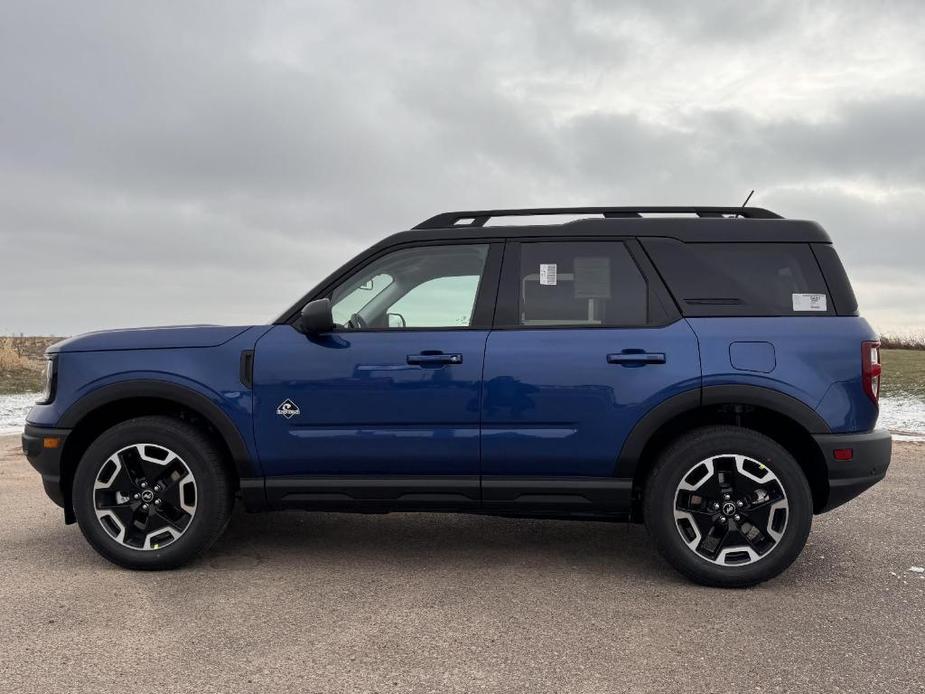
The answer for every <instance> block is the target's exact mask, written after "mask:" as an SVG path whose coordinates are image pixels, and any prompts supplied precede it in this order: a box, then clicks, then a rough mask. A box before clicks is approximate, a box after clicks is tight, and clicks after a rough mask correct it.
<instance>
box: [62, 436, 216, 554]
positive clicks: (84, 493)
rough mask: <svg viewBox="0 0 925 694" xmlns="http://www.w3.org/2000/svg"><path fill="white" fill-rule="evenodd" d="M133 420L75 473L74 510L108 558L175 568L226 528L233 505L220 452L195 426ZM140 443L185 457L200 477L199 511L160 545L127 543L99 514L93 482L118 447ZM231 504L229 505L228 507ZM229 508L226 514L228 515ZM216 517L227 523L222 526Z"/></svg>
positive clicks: (97, 445) (98, 445) (96, 447)
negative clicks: (217, 459)
mask: <svg viewBox="0 0 925 694" xmlns="http://www.w3.org/2000/svg"><path fill="white" fill-rule="evenodd" d="M160 419H163V420H164V421H157V420H156V419H155V418H142V419H138V420H130V421H127V422H124V423H122V424H119V425H117V426H115V427H113V428H112V429H109V430H108V431H106V432H105V433H103V434H102V435H101V436H100V437H99V438H98V439H96V441H94V442H93V443H92V444H91V445H90V446H89V447H88V448H87V450H86V452H85V453H84V455H83V457H82V458H81V461H80V463H79V465H78V467H77V471H76V473H75V475H74V485H73V489H72V499H73V506H74V514H75V516H76V518H77V523H78V525H79V526H80V529H81V532H82V533H83V534H84V536H85V537H86V539H87V541H88V542H89V543H90V544H91V545H92V546H93V547H94V548H95V549H96V550H97V551H98V552H99V553H100V554H102V555H103V556H104V557H106V558H107V559H109V560H110V561H113V562H115V563H116V564H119V565H121V566H125V567H127V568H133V569H162V568H174V567H177V566H179V565H181V564H183V563H185V562H187V561H189V560H190V559H191V558H192V557H194V556H195V555H196V554H198V553H199V552H201V551H203V550H204V549H205V548H207V547H208V546H209V545H210V544H211V543H212V541H214V539H215V537H217V535H218V534H219V533H220V532H221V530H222V529H223V528H224V523H225V522H227V512H228V510H230V504H229V503H228V500H227V499H222V498H221V496H222V494H223V493H227V492H225V490H226V488H227V484H226V483H225V480H224V479H222V472H221V468H220V467H219V466H217V465H216V464H215V460H214V458H215V452H214V450H213V449H211V448H209V447H208V444H207V443H206V445H205V447H204V440H203V438H202V437H201V435H199V432H197V431H196V430H195V429H193V428H192V427H190V426H189V425H186V424H184V423H183V422H180V421H177V422H175V423H174V422H171V421H170V420H167V419H166V418H160ZM139 443H148V444H156V445H159V446H163V447H165V448H167V449H169V450H171V451H173V452H174V453H176V454H177V455H179V456H180V458H182V459H183V462H184V463H186V465H187V467H188V468H189V470H190V472H191V473H192V474H193V477H194V479H195V481H196V513H195V514H194V515H193V518H192V520H191V521H190V524H189V526H188V527H187V528H186V530H185V531H184V532H183V534H182V535H181V536H180V537H179V538H177V539H176V540H174V541H173V542H171V543H170V544H168V545H166V546H165V547H162V548H160V549H152V550H137V549H132V548H129V547H125V546H124V545H121V544H120V543H118V542H117V541H116V540H115V539H114V538H112V537H111V536H110V535H109V533H108V532H106V530H105V529H104V528H103V526H102V524H101V523H100V521H99V519H98V518H97V516H96V512H95V501H94V496H93V485H94V482H95V480H96V477H97V475H98V474H99V471H100V468H101V467H102V466H103V464H104V463H105V462H106V460H108V459H109V457H110V456H112V455H113V454H114V453H116V452H117V451H119V450H121V449H123V448H125V447H127V446H132V445H135V444H139ZM226 507H228V508H227V509H226ZM223 511H224V513H223ZM216 520H218V521H219V522H220V523H221V525H220V527H218V528H216Z"/></svg>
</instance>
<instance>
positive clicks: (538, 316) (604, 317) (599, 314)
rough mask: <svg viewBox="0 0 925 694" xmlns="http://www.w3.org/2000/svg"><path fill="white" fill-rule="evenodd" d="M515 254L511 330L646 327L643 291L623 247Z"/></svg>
mask: <svg viewBox="0 0 925 694" xmlns="http://www.w3.org/2000/svg"><path fill="white" fill-rule="evenodd" d="M519 248H520V257H519V259H518V260H519V272H518V273H517V277H516V279H517V285H518V286H517V314H516V317H515V325H517V326H521V327H547V326H578V327H617V326H636V325H645V324H646V320H647V316H648V301H649V297H648V287H647V284H646V280H645V278H644V277H643V275H642V273H641V272H640V271H639V268H638V267H637V266H636V263H635V262H634V261H633V259H632V257H631V256H630V254H629V251H628V250H627V248H626V245H625V244H624V243H622V242H620V241H603V242H601V241H551V242H526V243H521V244H519ZM515 262H516V260H515Z"/></svg>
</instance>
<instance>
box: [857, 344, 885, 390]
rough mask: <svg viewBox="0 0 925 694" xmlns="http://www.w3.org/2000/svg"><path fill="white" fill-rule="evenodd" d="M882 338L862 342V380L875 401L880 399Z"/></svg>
mask: <svg viewBox="0 0 925 694" xmlns="http://www.w3.org/2000/svg"><path fill="white" fill-rule="evenodd" d="M882 372H883V367H881V366H880V340H868V341H866V342H862V343H861V381H862V382H863V383H864V392H865V393H867V397H869V398H870V399H871V400H873V401H874V402H875V403H876V402H877V401H878V400H879V399H880V374H881V373H882Z"/></svg>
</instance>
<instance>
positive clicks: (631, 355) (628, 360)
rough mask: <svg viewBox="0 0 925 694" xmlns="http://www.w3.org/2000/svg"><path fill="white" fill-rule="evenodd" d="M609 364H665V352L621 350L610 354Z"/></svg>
mask: <svg viewBox="0 0 925 694" xmlns="http://www.w3.org/2000/svg"><path fill="white" fill-rule="evenodd" d="M607 363H608V364H622V365H624V366H632V365H637V366H642V365H645V364H664V363H665V353H664V352H620V353H619V354H608V355H607Z"/></svg>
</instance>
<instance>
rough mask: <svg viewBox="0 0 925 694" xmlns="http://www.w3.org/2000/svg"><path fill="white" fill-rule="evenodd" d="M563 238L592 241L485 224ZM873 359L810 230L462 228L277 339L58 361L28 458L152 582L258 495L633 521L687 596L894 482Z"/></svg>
mask: <svg viewBox="0 0 925 694" xmlns="http://www.w3.org/2000/svg"><path fill="white" fill-rule="evenodd" d="M552 214H567V215H572V216H579V217H582V218H579V219H576V220H573V221H569V222H566V223H561V224H534V225H532V226H517V225H494V224H489V222H490V221H492V220H494V221H504V219H505V218H508V217H513V216H524V215H552ZM547 221H548V219H547ZM877 339H878V338H877V335H876V334H875V333H874V331H873V330H872V329H871V328H870V326H869V325H868V324H867V322H866V321H865V320H864V319H863V318H860V317H859V316H858V308H857V302H856V300H855V297H854V294H853V292H852V289H851V285H850V284H849V282H848V278H847V277H846V275H845V272H844V269H843V268H842V264H841V262H840V261H839V258H838V256H837V255H836V252H835V250H834V248H833V247H832V243H831V240H830V238H829V236H828V235H827V234H826V232H825V231H823V229H822V228H821V227H820V226H819V225H818V224H816V223H814V222H808V221H797V220H788V219H782V218H780V217H779V216H778V215H776V214H774V213H772V212H769V211H767V210H764V209H760V208H754V207H743V208H717V207H690V208H626V207H598V208H571V209H533V210H490V211H470V212H452V213H444V214H439V215H437V216H435V217H432V218H430V219H428V220H426V221H424V222H423V223H421V224H419V225H418V226H417V227H415V228H414V229H412V230H410V231H406V232H402V233H399V234H396V235H394V236H391V237H389V238H387V239H386V240H384V241H381V242H380V243H377V244H376V245H374V246H373V247H372V248H370V249H369V250H367V251H366V252H364V253H362V254H360V255H359V256H358V257H356V258H355V259H353V260H352V261H350V262H349V263H347V264H346V265H344V266H343V267H342V268H340V269H339V270H337V271H336V272H334V274H332V275H331V276H330V277H328V278H327V279H325V280H323V281H322V282H321V283H320V284H319V285H318V286H317V287H315V288H314V289H313V290H312V291H311V292H309V293H308V294H307V295H305V296H304V297H303V298H302V299H300V300H299V301H298V302H296V303H295V304H294V305H293V306H292V307H291V308H289V309H288V310H287V311H285V312H284V313H283V314H282V315H281V316H280V317H279V318H278V319H276V320H275V321H274V322H273V323H272V324H271V325H260V326H251V327H213V326H199V327H178V328H151V329H139V330H121V331H113V332H100V333H91V334H87V335H83V336H79V337H75V338H71V339H68V340H64V341H63V342H60V343H58V344H56V345H54V346H52V347H51V348H49V350H48V353H47V388H46V392H45V393H44V395H43V398H42V400H41V401H40V402H39V403H38V404H36V406H35V407H34V408H33V409H32V411H31V412H30V413H29V416H28V421H27V425H26V428H25V432H24V434H23V440H22V441H23V449H24V451H25V453H26V455H27V457H28V458H29V460H30V461H31V463H32V464H33V465H34V466H35V468H36V469H38V471H39V472H40V473H41V475H42V479H43V482H44V486H45V490H46V492H47V494H48V496H50V497H51V498H52V499H53V500H54V501H55V502H56V503H57V504H58V505H60V506H62V507H63V509H64V519H65V522H66V523H73V522H74V521H76V522H77V524H78V525H79V526H80V529H81V531H82V532H83V534H84V535H85V536H86V538H87V540H88V541H89V542H90V544H91V545H92V546H93V547H94V548H95V549H96V550H97V551H98V552H99V553H100V554H102V555H103V556H105V557H106V558H108V559H109V560H111V561H113V562H115V563H117V564H120V565H122V566H125V567H130V568H134V569H166V568H171V567H176V566H179V565H181V564H183V563H185V562H187V561H189V560H190V559H192V558H193V557H195V556H196V555H198V554H199V553H201V552H203V551H205V550H206V549H207V548H208V547H209V546H210V545H211V544H212V543H213V542H214V541H215V540H216V538H218V537H219V535H220V534H221V533H222V531H223V530H224V528H225V526H226V525H227V524H228V520H229V517H230V514H231V511H232V506H233V503H234V501H235V499H240V501H241V502H242V503H243V505H244V507H245V508H246V509H247V510H249V511H264V510H278V509H305V510H310V511H338V512H346V511H353V512H364V513H367V512H388V511H439V512H465V513H483V514H493V515H503V516H520V517H532V518H567V517H568V518H585V519H592V520H623V521H640V522H644V523H645V524H646V526H647V528H648V530H649V532H650V533H651V536H652V539H653V541H654V544H655V546H656V547H657V548H658V549H659V550H660V551H661V553H662V554H663V555H664V557H665V558H666V559H667V560H668V562H670V563H671V564H672V565H673V566H674V567H675V568H676V569H678V570H679V571H680V572H681V573H683V574H684V575H686V576H688V577H689V578H691V579H693V580H694V581H698V582H700V583H704V584H708V585H716V586H745V585H751V584H755V583H758V582H761V581H764V580H766V579H769V578H771V577H773V576H775V575H777V574H779V573H780V572H781V571H783V570H784V569H785V568H786V567H787V566H789V565H790V564H791V563H792V562H793V561H794V559H796V557H797V555H798V554H799V553H800V551H801V550H802V548H803V545H804V543H805V541H806V538H807V535H808V533H809V530H810V524H811V522H812V517H813V515H814V514H817V513H823V512H825V511H828V510H830V509H832V508H834V507H836V506H838V505H839V504H843V503H845V502H846V501H848V500H849V499H851V498H853V497H855V496H856V495H858V494H860V493H861V492H862V491H864V490H865V489H867V488H868V487H870V486H871V485H873V484H874V483H876V482H877V481H879V480H881V479H883V477H884V475H885V474H886V470H887V466H888V465H889V462H890V448H891V439H890V435H889V433H888V432H886V431H883V430H877V429H875V428H874V426H875V424H876V421H877V414H878V406H877V397H878V393H879V383H880V364H879V361H880V360H879V343H878V341H877Z"/></svg>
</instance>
